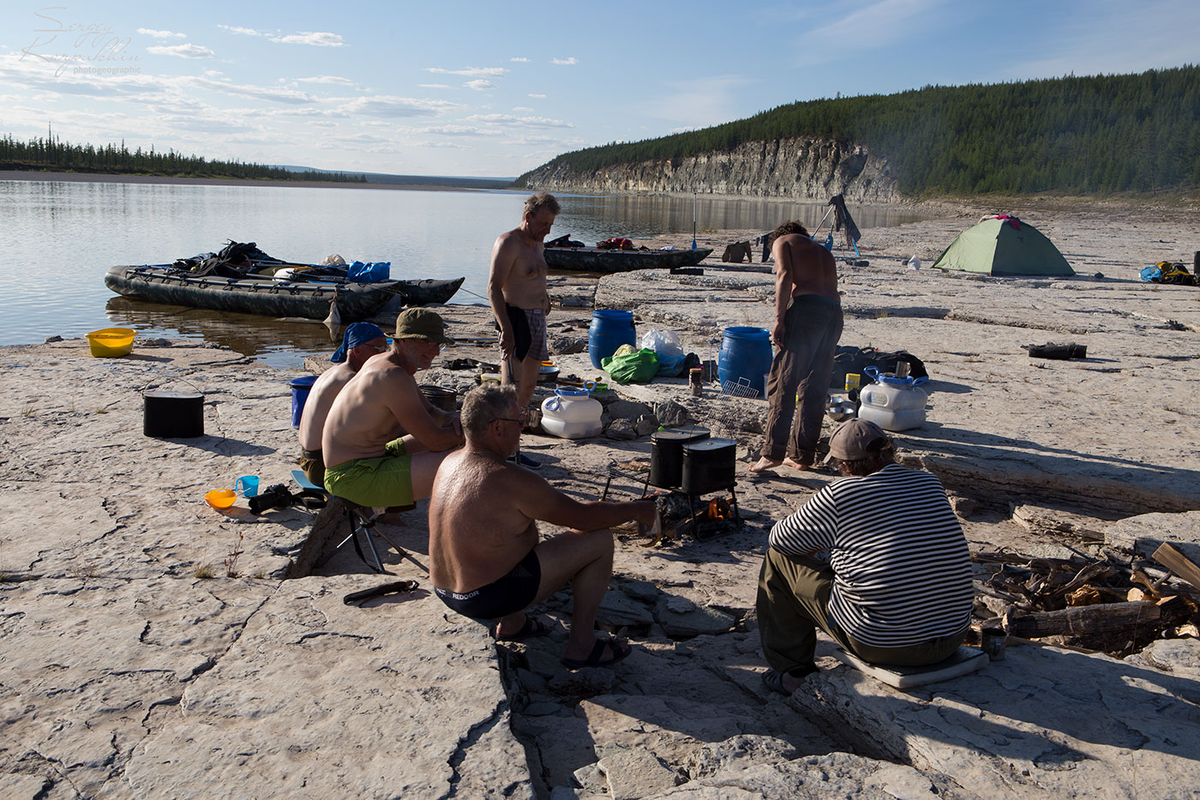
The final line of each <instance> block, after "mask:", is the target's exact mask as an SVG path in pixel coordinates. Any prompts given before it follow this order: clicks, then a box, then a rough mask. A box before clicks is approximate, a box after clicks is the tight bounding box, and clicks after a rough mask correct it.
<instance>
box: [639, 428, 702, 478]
mask: <svg viewBox="0 0 1200 800" xmlns="http://www.w3.org/2000/svg"><path fill="white" fill-rule="evenodd" d="M708 435H709V431H708V428H702V427H701V426H699V425H688V426H686V427H683V428H665V429H663V430H661V431H655V432H654V433H652V434H650V485H651V486H657V487H659V488H661V489H676V488H678V487H679V484H680V483H681V482H682V481H683V446H684V445H685V444H688V443H689V442H698V441H700V440H701V439H707V438H708Z"/></svg>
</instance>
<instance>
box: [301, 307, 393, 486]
mask: <svg viewBox="0 0 1200 800" xmlns="http://www.w3.org/2000/svg"><path fill="white" fill-rule="evenodd" d="M385 350H387V337H386V336H384V335H383V331H382V330H380V328H379V326H378V325H373V324H372V323H370V322H355V323H354V324H353V325H350V326H349V327H348V328H346V334H345V335H344V336H343V337H342V346H341V347H339V348H338V349H337V352H335V353H334V354H333V355H332V356H331V357H330V359H329V360H330V361H333V362H334V363H336V364H337V366H336V367H332V368H331V369H327V370H325V371H324V372H322V373H321V377H319V378H317V382H316V383H314V384H313V386H312V389H311V390H310V391H309V393H308V400H307V401H305V403H304V414H303V415H302V416H301V417H300V468H301V469H302V470H304V474H305V476H307V477H308V479H309V480H310V481H312V482H313V483H315V484H316V485H317V486H324V485H325V459H324V456H323V454H322V452H321V433H322V431H323V430H324V428H325V418H326V417H328V416H329V409H330V408H332V407H333V400H334V398H336V397H337V396H338V393H339V392H340V391H342V388H343V387H344V386H345V385H346V384H347V383H349V382H350V379H351V378H353V377H354V376H355V375H356V374H358V370H359V369H360V368H361V367H362V365H363V364H365V363H367V359H368V358H370V357H371V356H373V355H375V354H377V353H382V352H383V351H385Z"/></svg>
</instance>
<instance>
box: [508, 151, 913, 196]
mask: <svg viewBox="0 0 1200 800" xmlns="http://www.w3.org/2000/svg"><path fill="white" fill-rule="evenodd" d="M523 184H524V186H526V187H527V188H530V189H542V190H545V191H552V192H553V191H560V192H562V191H575V192H595V193H598V194H614V193H623V192H682V193H689V194H690V193H691V192H700V193H702V194H720V195H734V196H750V197H787V198H793V199H812V200H821V201H825V200H828V199H829V198H830V197H831V196H832V195H835V194H838V193H839V192H840V193H842V194H844V195H845V196H846V199H847V200H850V201H853V202H860V203H861V202H873V203H894V202H899V201H900V200H901V199H902V198H901V196H900V193H899V191H898V190H897V188H896V182H895V180H894V179H893V178H892V176H891V173H890V171H889V169H888V164H887V162H886V161H885V160H883V159H881V158H878V157H876V156H873V155H871V154H870V153H868V152H867V149H866V148H865V147H860V146H856V145H847V144H844V143H841V142H836V141H832V140H829V139H776V140H775V141H770V142H747V143H745V144H742V145H739V146H738V147H737V148H735V149H733V150H730V151H724V152H709V153H703V154H701V155H698V156H692V157H688V158H678V159H671V160H669V161H643V162H641V163H637V164H620V165H616V166H611V167H604V168H603V169H599V170H594V171H591V172H582V173H581V172H575V171H574V170H572V169H570V167H568V166H567V165H565V164H562V163H556V162H550V163H549V164H547V165H545V166H543V167H539V168H538V169H536V170H534V171H533V172H531V173H529V175H527V176H525V179H524V181H523Z"/></svg>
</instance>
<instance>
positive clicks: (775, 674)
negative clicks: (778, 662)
mask: <svg viewBox="0 0 1200 800" xmlns="http://www.w3.org/2000/svg"><path fill="white" fill-rule="evenodd" d="M817 671H818V667H817V666H816V665H815V664H814V665H813V666H812V667H809V668H807V669H805V668H797V669H793V670H791V671H790V672H789V673H788V674H789V675H791V676H792V677H793V678H803V677H805V676H807V675H811V674H813V673H814V672H817ZM762 682H763V685H764V686H766V687H767V688H768V689H770V690H771V691H772V692H778V693H779V694H781V695H783V696H784V697H791V696H792V692H789V691H788V690H787V687H786V686H784V685H783V673H782V672H780V671H779V670H775V669H769V670H767V671H766V672H764V673H763V674H762Z"/></svg>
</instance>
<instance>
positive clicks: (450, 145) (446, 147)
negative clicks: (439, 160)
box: [413, 142, 471, 150]
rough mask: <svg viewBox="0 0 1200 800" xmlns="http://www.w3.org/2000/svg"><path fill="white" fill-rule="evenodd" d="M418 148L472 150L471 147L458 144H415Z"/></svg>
mask: <svg viewBox="0 0 1200 800" xmlns="http://www.w3.org/2000/svg"><path fill="white" fill-rule="evenodd" d="M413 144H414V145H415V146H417V147H435V148H445V149H447V150H470V149H471V146H470V145H466V144H459V143H458V142H414V143H413Z"/></svg>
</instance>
